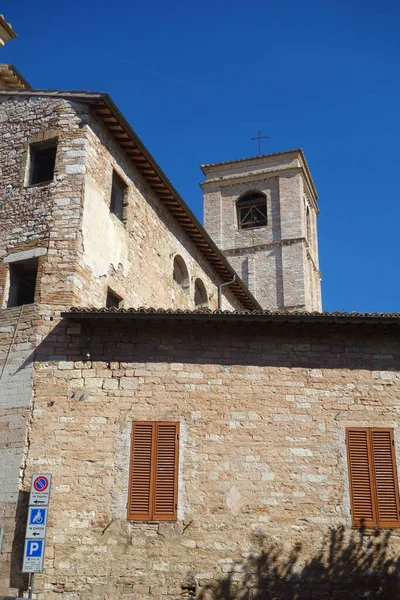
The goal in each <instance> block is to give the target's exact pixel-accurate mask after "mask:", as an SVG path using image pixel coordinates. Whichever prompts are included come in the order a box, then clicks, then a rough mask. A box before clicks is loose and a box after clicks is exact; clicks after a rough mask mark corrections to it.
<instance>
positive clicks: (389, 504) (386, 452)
mask: <svg viewBox="0 0 400 600" xmlns="http://www.w3.org/2000/svg"><path fill="white" fill-rule="evenodd" d="M371 446H372V454H373V462H374V472H375V491H376V506H377V521H378V525H379V526H380V527H398V526H399V524H400V520H399V510H400V506H399V489H398V480H397V470H396V457H395V453H394V437H393V430H392V429H371Z"/></svg>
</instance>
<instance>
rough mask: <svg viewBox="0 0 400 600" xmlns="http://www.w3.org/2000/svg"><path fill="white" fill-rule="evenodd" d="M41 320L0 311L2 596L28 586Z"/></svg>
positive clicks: (24, 311) (19, 311)
mask: <svg viewBox="0 0 400 600" xmlns="http://www.w3.org/2000/svg"><path fill="white" fill-rule="evenodd" d="M37 319H38V315H37V311H36V310H35V307H34V306H33V305H32V306H24V307H17V308H10V309H8V310H4V311H0V467H1V468H0V527H2V528H4V539H3V550H2V555H1V558H0V595H1V594H2V593H7V592H8V591H9V590H10V586H11V590H10V591H15V592H17V591H18V587H19V586H20V585H22V583H21V582H22V578H21V576H20V568H21V564H20V561H21V556H22V542H23V530H24V519H23V517H22V518H20V517H21V511H22V512H23V510H24V498H23V494H22V495H21V493H20V490H21V483H22V478H23V472H24V468H25V458H26V452H27V450H28V448H27V445H26V440H27V432H28V424H29V420H30V414H31V402H32V398H33V389H32V370H33V351H34V347H35V341H36V339H35V336H34V335H33V334H32V332H33V331H34V330H35V324H36V321H37ZM17 511H18V512H17ZM16 526H17V528H16ZM10 581H11V583H10Z"/></svg>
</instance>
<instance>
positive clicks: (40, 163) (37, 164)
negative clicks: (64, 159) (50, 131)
mask: <svg viewBox="0 0 400 600" xmlns="http://www.w3.org/2000/svg"><path fill="white" fill-rule="evenodd" d="M56 153H57V142H56V141H54V140H53V141H51V142H45V143H44V144H32V145H31V147H30V174H29V185H34V184H35V183H44V182H46V181H51V180H52V179H53V177H54V166H55V164H56Z"/></svg>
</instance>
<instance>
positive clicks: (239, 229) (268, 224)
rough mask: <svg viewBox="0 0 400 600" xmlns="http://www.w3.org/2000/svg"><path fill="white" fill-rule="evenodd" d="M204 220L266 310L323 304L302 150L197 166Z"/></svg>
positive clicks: (314, 211)
mask: <svg viewBox="0 0 400 600" xmlns="http://www.w3.org/2000/svg"><path fill="white" fill-rule="evenodd" d="M201 169H202V171H203V173H204V175H205V176H206V179H205V181H204V183H202V184H201V187H202V189H203V195H204V226H205V228H206V230H207V231H208V233H209V234H210V236H211V237H212V238H213V240H214V242H215V243H216V244H217V246H218V247H219V248H220V249H221V250H222V252H223V253H224V254H225V256H226V258H227V259H228V260H229V262H230V263H231V264H232V266H233V268H234V269H235V270H236V271H237V273H238V275H239V276H240V277H241V279H243V281H244V282H245V283H246V284H247V286H248V287H249V289H250V291H251V292H252V293H253V294H254V296H255V297H256V298H257V300H258V301H259V302H260V304H261V306H262V307H263V308H265V309H269V310H304V311H320V310H321V283H320V281H321V274H320V271H319V263H318V239H317V215H318V214H319V209H318V205H317V198H318V196H317V192H316V189H315V186H314V183H313V180H312V177H311V173H310V171H309V169H308V166H307V162H306V159H305V156H304V154H303V151H302V150H301V149H299V150H290V151H288V152H279V153H276V154H269V155H260V156H256V157H254V158H245V159H241V160H236V161H229V162H223V163H216V164H209V165H202V166H201Z"/></svg>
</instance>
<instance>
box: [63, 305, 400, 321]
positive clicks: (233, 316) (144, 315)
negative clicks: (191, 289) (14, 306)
mask: <svg viewBox="0 0 400 600" xmlns="http://www.w3.org/2000/svg"><path fill="white" fill-rule="evenodd" d="M61 316H62V317H63V318H64V319H69V320H73V321H85V320H92V319H107V320H108V319H110V320H111V319H124V320H148V321H159V320H163V321H202V322H207V321H210V322H218V321H224V322H232V323H234V322H238V321H242V322H245V323H253V322H260V323H268V322H274V323H298V324H299V323H302V324H308V323H309V324H312V323H319V324H331V325H332V324H355V325H363V324H365V325H368V324H370V325H390V326H393V325H397V326H399V325H400V313H358V312H350V313H347V312H300V311H298V312H289V311H268V310H254V311H246V310H244V311H235V310H234V311H229V310H214V311H213V310H210V309H196V310H184V309H164V308H158V309H156V308H143V307H141V308H92V307H73V308H71V309H70V310H69V311H65V312H63V313H61Z"/></svg>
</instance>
